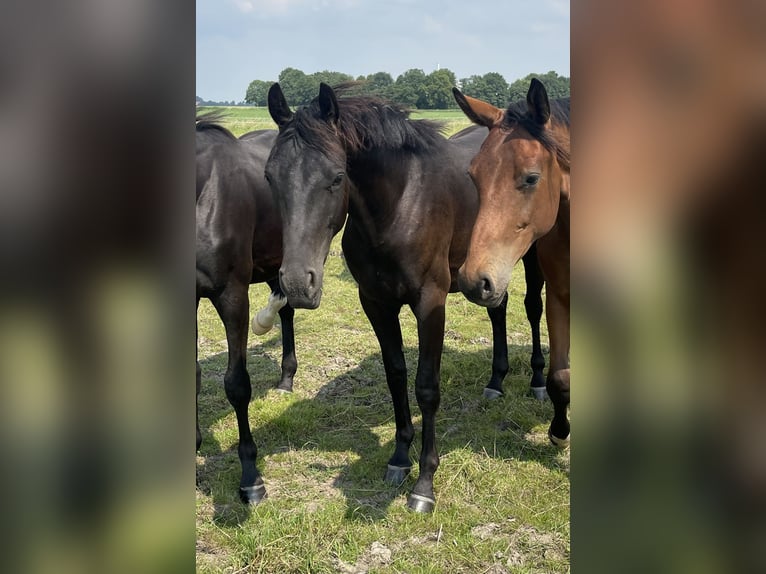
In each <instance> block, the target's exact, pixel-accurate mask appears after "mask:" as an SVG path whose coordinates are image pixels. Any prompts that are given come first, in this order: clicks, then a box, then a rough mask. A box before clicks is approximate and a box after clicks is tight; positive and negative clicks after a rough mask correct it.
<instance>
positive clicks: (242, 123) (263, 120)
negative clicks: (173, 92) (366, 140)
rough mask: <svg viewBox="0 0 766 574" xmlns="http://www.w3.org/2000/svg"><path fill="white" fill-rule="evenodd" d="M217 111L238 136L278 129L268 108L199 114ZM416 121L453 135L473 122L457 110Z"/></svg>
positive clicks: (419, 114)
mask: <svg viewBox="0 0 766 574" xmlns="http://www.w3.org/2000/svg"><path fill="white" fill-rule="evenodd" d="M211 110H217V111H220V112H222V113H223V114H224V115H225V116H226V122H225V123H226V126H227V127H228V128H229V129H230V130H231V131H232V133H233V134H234V135H236V136H241V135H242V134H244V133H246V132H250V131H253V130H263V129H276V127H277V126H276V124H274V122H273V121H272V120H271V116H270V115H269V110H268V109H267V108H258V107H248V106H216V107H204V106H201V107H199V108H197V113H204V112H206V111H211ZM412 117H413V118H415V119H419V118H420V119H429V120H436V121H440V122H444V133H445V134H446V135H448V136H449V135H452V134H454V133H455V132H457V131H460V130H461V129H463V128H465V127H468V126H469V125H470V124H471V122H470V120H469V119H468V118H466V117H465V115H464V114H463V112H461V111H460V110H458V109H455V110H419V111H415V112H413V113H412Z"/></svg>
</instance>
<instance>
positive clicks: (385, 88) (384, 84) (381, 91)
mask: <svg viewBox="0 0 766 574" xmlns="http://www.w3.org/2000/svg"><path fill="white" fill-rule="evenodd" d="M364 81H365V84H364V86H363V91H364V93H366V94H370V95H373V96H378V97H381V98H392V97H393V87H394V79H393V78H392V77H391V74H389V73H388V72H376V73H374V74H369V75H368V76H367V77H365V78H364Z"/></svg>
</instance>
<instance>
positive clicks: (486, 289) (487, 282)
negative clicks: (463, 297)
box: [480, 275, 495, 298]
mask: <svg viewBox="0 0 766 574" xmlns="http://www.w3.org/2000/svg"><path fill="white" fill-rule="evenodd" d="M480 280H481V294H482V296H483V297H485V298H486V297H487V296H489V295H491V294H492V293H494V292H495V288H494V285H492V280H491V279H490V278H489V277H487V276H486V275H483V276H482V277H480Z"/></svg>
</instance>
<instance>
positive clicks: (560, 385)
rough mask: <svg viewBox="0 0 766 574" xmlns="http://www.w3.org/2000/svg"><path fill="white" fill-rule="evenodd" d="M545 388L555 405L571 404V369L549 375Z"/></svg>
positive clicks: (559, 370) (560, 370)
mask: <svg viewBox="0 0 766 574" xmlns="http://www.w3.org/2000/svg"><path fill="white" fill-rule="evenodd" d="M545 386H546V388H547V390H548V396H550V398H551V401H552V402H553V403H560V404H569V369H558V370H556V371H552V372H551V373H549V374H548V379H547V381H546V384H545Z"/></svg>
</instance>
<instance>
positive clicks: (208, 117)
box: [195, 110, 237, 140]
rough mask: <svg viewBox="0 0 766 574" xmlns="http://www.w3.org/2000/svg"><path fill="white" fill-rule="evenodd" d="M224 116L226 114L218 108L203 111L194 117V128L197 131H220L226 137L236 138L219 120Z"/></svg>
mask: <svg viewBox="0 0 766 574" xmlns="http://www.w3.org/2000/svg"><path fill="white" fill-rule="evenodd" d="M225 118H226V114H224V113H222V112H220V111H219V110H213V111H210V112H205V113H203V114H201V115H199V116H197V118H196V124H195V129H196V131H197V132H210V131H212V132H215V133H220V134H222V135H224V136H226V138H228V139H232V140H236V139H237V137H236V136H235V135H234V134H233V133H231V132H230V131H229V130H228V129H226V128H225V127H223V126H222V125H221V123H220V122H222V121H223V120H224V119H225Z"/></svg>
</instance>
